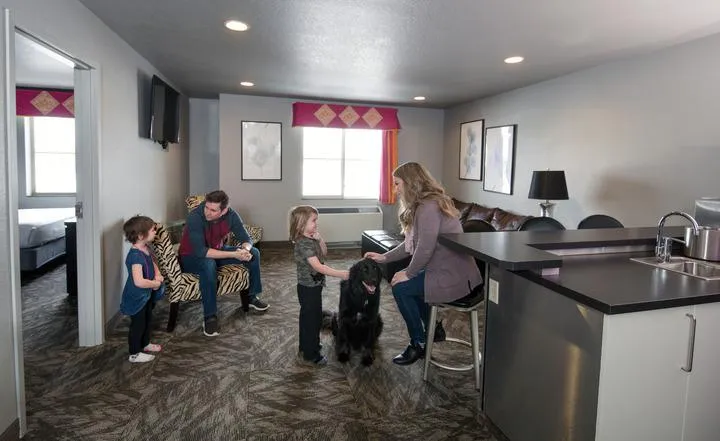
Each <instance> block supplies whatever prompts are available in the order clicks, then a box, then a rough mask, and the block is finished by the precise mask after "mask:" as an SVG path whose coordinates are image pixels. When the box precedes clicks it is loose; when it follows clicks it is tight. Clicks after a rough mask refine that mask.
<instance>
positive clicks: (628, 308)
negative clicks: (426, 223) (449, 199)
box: [440, 227, 720, 314]
mask: <svg viewBox="0 0 720 441" xmlns="http://www.w3.org/2000/svg"><path fill="white" fill-rule="evenodd" d="M683 233H684V227H668V228H666V229H665V234H668V235H672V236H674V237H682V235H683ZM656 234H657V228H622V229H597V230H566V231H558V232H554V231H553V232H531V231H525V232H493V233H464V234H445V235H442V236H441V237H440V243H442V244H444V245H446V246H448V247H450V248H453V249H455V250H458V251H461V252H464V253H468V254H471V255H472V256H473V257H475V258H477V259H479V260H483V261H485V262H488V263H490V264H491V265H493V266H496V267H498V268H500V269H504V270H508V271H512V272H516V273H517V274H518V275H520V276H521V277H524V278H526V279H528V280H531V281H533V282H535V283H537V284H539V285H542V286H544V287H546V288H549V289H551V290H553V291H556V292H558V293H560V294H562V295H564V296H567V297H570V298H571V299H573V300H575V301H577V302H579V303H581V304H583V305H586V306H589V307H591V308H593V309H596V310H598V311H600V312H602V313H605V314H621V313H627V312H638V311H647V310H653V309H660V308H670V307H676V306H687V305H696V304H702V303H711V302H720V281H707V280H702V279H697V278H694V277H690V276H686V275H682V274H678V273H675V272H671V271H667V270H663V269H659V268H655V267H652V266H649V265H644V264H641V263H638V262H633V261H631V260H630V258H631V257H641V256H650V255H652V252H651V251H648V250H649V249H650V248H651V247H652V246H654V244H655V238H656V237H655V236H656ZM623 247H637V248H638V249H643V248H645V251H634V252H625V253H622V252H621V253H618V252H608V253H607V254H588V255H562V256H561V255H558V254H553V252H552V251H553V250H563V252H570V253H572V251H573V250H575V251H577V252H580V253H582V251H580V249H588V250H592V251H593V252H596V253H597V252H601V253H602V252H603V251H613V250H614V251H618V250H623ZM628 249H629V248H628ZM555 252H559V251H555ZM676 254H679V251H677V252H676ZM548 268H559V271H558V274H549V275H542V274H541V272H542V270H546V269H548Z"/></svg>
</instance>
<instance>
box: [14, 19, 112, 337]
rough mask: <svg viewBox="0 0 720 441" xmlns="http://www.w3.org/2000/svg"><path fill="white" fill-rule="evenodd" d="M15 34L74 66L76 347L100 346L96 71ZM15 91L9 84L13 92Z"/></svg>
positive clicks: (102, 329)
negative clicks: (79, 205)
mask: <svg viewBox="0 0 720 441" xmlns="http://www.w3.org/2000/svg"><path fill="white" fill-rule="evenodd" d="M15 31H16V32H18V33H20V34H22V35H23V36H25V37H27V38H29V39H31V40H33V41H34V42H36V43H38V44H41V45H43V46H44V47H46V48H48V49H50V50H52V51H54V52H56V53H58V54H59V55H61V56H63V57H65V58H67V59H69V60H71V61H73V62H74V63H75V80H74V99H75V153H76V155H75V170H76V181H77V188H76V195H75V200H76V203H80V204H81V206H82V210H81V211H82V214H80V215H78V217H77V227H76V228H77V244H76V250H77V253H76V256H77V268H78V271H77V278H78V340H79V342H78V343H79V345H80V346H95V345H99V344H102V343H103V341H104V336H105V327H104V317H103V296H102V292H103V291H102V266H101V262H102V252H101V250H102V248H101V246H102V245H101V228H100V197H99V193H100V70H99V69H98V68H96V67H94V66H91V65H90V64H88V63H86V62H85V61H83V60H80V59H78V58H76V57H74V56H73V55H71V54H69V53H67V52H65V51H64V50H62V49H60V48H58V47H57V46H55V45H53V44H52V43H49V42H47V41H46V40H44V39H42V38H40V37H37V36H35V35H34V34H32V33H30V32H28V31H27V30H24V29H21V28H17V27H16V28H15ZM13 47H14V46H13ZM14 68H15V67H14V65H13V69H14ZM13 72H14V70H13ZM14 87H15V85H14V82H13V90H14ZM14 112H15V110H14V107H13V113H14ZM11 148H13V149H14V150H17V148H16V147H11ZM76 206H77V205H76ZM76 211H77V210H76Z"/></svg>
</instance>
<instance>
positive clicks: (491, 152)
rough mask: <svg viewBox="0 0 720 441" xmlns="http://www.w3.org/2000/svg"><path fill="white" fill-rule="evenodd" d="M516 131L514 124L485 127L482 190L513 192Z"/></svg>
mask: <svg viewBox="0 0 720 441" xmlns="http://www.w3.org/2000/svg"><path fill="white" fill-rule="evenodd" d="M516 131H517V125H516V124H512V125H508V126H499V127H488V128H487V129H485V155H484V169H485V180H484V181H483V190H485V191H492V192H495V193H503V194H512V193H513V174H514V171H515V132H516Z"/></svg>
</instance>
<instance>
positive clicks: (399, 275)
mask: <svg viewBox="0 0 720 441" xmlns="http://www.w3.org/2000/svg"><path fill="white" fill-rule="evenodd" d="M408 280H410V278H408V276H407V273H406V272H405V271H398V272H396V273H395V275H394V276H393V278H392V280H391V281H390V285H392V286H395V285H396V284H398V283H402V282H406V281H408Z"/></svg>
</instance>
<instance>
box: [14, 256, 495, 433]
mask: <svg viewBox="0 0 720 441" xmlns="http://www.w3.org/2000/svg"><path fill="white" fill-rule="evenodd" d="M261 252H262V271H263V272H262V277H263V286H264V289H265V292H264V293H263V299H264V300H265V301H267V302H268V303H270V309H269V310H268V311H267V312H265V313H253V312H251V313H248V314H245V313H243V312H242V311H241V309H240V298H239V296H237V295H229V296H223V297H221V298H220V299H219V300H218V309H219V316H220V325H221V328H220V331H221V335H220V336H218V337H216V338H208V337H205V336H204V335H203V334H202V327H201V325H202V307H201V305H200V303H199V302H193V303H188V304H182V305H181V308H180V316H179V321H178V326H177V328H176V329H175V331H174V332H173V333H172V334H169V333H167V332H165V331H164V328H165V325H166V323H167V318H168V313H169V307H168V305H167V304H166V303H165V302H162V303H160V304H159V305H158V306H157V307H156V308H155V310H154V316H153V338H152V340H153V341H154V342H157V343H160V344H162V345H163V348H164V349H163V352H162V353H161V354H160V355H159V356H158V357H157V358H156V359H155V361H153V362H151V363H146V364H131V363H129V362H128V361H127V355H128V354H127V327H128V324H129V319H128V318H122V319H121V320H120V321H119V322H118V323H117V324H116V325H115V326H114V327H113V328H112V329H110V331H109V332H108V334H107V335H106V342H105V343H104V344H103V345H101V346H97V347H92V348H79V347H77V317H76V316H77V308H76V307H75V306H73V305H72V304H71V303H70V302H68V300H67V294H65V267H64V265H62V264H61V265H59V266H56V267H55V268H50V269H49V270H48V271H47V272H46V274H44V275H43V276H41V277H40V276H38V277H33V279H32V280H29V281H26V282H25V283H24V284H23V287H22V296H23V322H24V323H23V329H24V345H25V347H24V349H25V382H26V395H27V411H28V429H29V433H28V434H27V436H26V437H25V438H24V439H27V440H33V441H34V440H43V441H50V440H248V441H255V440H353V441H355V440H405V439H407V440H410V439H413V440H415V439H423V440H495V441H503V440H505V439H506V438H504V437H503V435H502V434H501V433H498V432H497V431H496V430H495V429H494V428H493V427H492V425H491V424H490V423H489V422H488V421H487V419H486V417H485V416H484V415H483V414H482V412H481V411H480V406H479V405H480V394H479V393H478V392H477V391H475V390H474V389H473V377H472V373H471V372H465V373H456V372H447V371H441V370H439V369H437V368H432V371H431V373H430V378H429V381H428V382H427V383H426V382H424V381H423V380H422V362H418V363H415V364H414V365H412V366H407V367H401V366H396V365H394V364H393V363H392V362H391V359H392V357H393V356H395V355H396V354H397V353H399V352H400V351H401V350H402V349H404V347H405V345H407V341H408V337H407V330H406V329H405V325H404V322H403V320H402V318H401V317H400V314H399V312H398V311H397V307H396V305H395V301H394V300H393V298H392V295H391V293H390V288H389V286H388V284H387V283H385V282H383V285H382V289H383V297H382V301H381V314H382V315H383V320H384V321H385V329H384V331H383V334H382V335H381V337H380V341H379V346H378V348H377V350H376V361H375V364H374V365H373V366H371V367H363V366H362V365H361V364H360V359H359V356H358V355H357V354H355V355H354V356H353V357H352V358H351V360H350V362H349V363H347V364H342V363H339V362H337V360H335V357H334V352H333V337H332V335H331V334H330V333H329V332H327V331H323V334H322V335H321V341H322V343H323V346H324V348H323V352H324V353H325V354H326V355H328V359H329V363H328V365H327V366H325V367H322V368H318V367H311V366H306V365H304V364H302V363H300V362H299V357H298V353H297V348H298V338H297V335H298V329H297V326H298V324H297V317H298V312H299V305H298V302H297V293H296V290H295V285H296V279H295V266H294V263H293V262H292V252H291V250H289V249H273V248H268V249H263V250H262V251H261ZM359 254H360V253H359V250H357V249H352V250H330V253H329V256H328V262H327V263H328V264H329V265H330V266H332V267H335V268H348V267H349V266H350V265H351V264H352V263H353V262H354V261H355V260H356V259H358V258H359ZM338 295H339V282H338V280H337V279H329V280H328V287H327V288H326V290H325V291H324V293H323V306H324V308H326V309H331V310H336V309H337V302H338ZM444 314H445V315H443V316H442V318H443V321H444V325H445V328H446V330H447V331H448V335H452V336H458V337H462V338H468V335H469V329H468V319H467V318H466V317H465V316H464V315H462V314H451V313H444ZM480 331H481V332H482V322H481V330H480ZM436 348H437V357H438V358H441V359H443V360H445V361H451V362H455V363H469V362H470V361H471V354H470V353H469V352H468V351H467V349H466V348H464V347H462V346H456V345H452V344H450V343H441V344H438V345H437V346H436Z"/></svg>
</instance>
